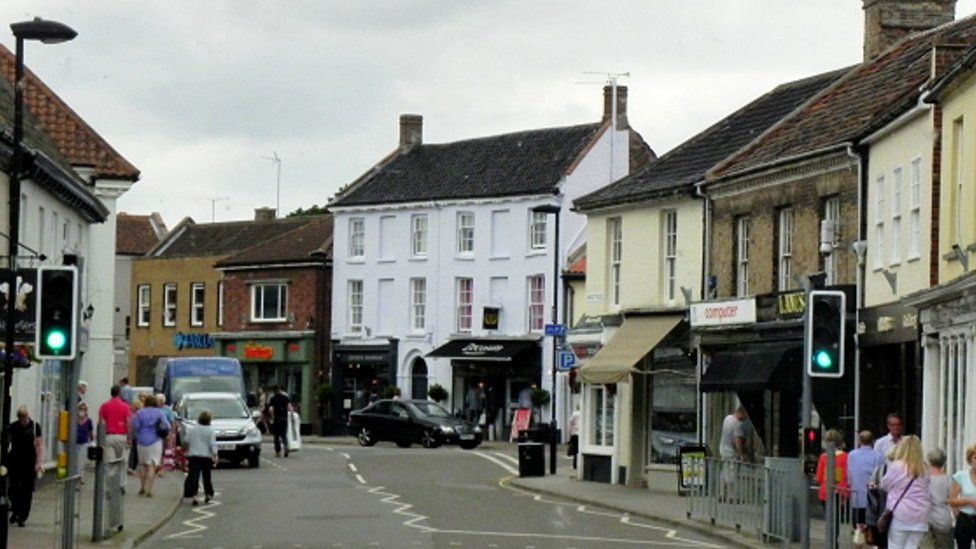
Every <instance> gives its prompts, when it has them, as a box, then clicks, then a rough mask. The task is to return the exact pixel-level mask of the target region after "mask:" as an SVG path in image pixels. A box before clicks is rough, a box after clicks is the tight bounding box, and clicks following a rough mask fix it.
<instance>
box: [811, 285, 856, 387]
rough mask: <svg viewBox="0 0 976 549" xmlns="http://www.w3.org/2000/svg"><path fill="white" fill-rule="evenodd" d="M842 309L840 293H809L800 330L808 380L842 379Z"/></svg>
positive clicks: (845, 301) (844, 298) (843, 305)
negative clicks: (803, 322)
mask: <svg viewBox="0 0 976 549" xmlns="http://www.w3.org/2000/svg"><path fill="white" fill-rule="evenodd" d="M846 305H847V299H846V297H845V295H844V292H837V291H828V290H814V291H812V292H810V300H809V303H807V318H806V325H805V326H804V331H805V332H806V333H805V336H806V350H807V357H806V366H807V374H808V375H809V376H810V377H834V378H836V377H843V376H844V323H845V321H846V318H847V314H846V312H847V310H846Z"/></svg>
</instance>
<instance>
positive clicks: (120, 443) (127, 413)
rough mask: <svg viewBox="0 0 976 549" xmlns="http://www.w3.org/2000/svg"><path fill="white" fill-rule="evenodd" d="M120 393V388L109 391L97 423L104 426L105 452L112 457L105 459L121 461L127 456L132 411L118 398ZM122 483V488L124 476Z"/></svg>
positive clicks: (113, 387) (114, 386) (114, 387)
mask: <svg viewBox="0 0 976 549" xmlns="http://www.w3.org/2000/svg"><path fill="white" fill-rule="evenodd" d="M121 393H122V388H121V387H119V386H118V385H113V386H112V389H111V391H110V394H111V398H109V399H108V400H106V401H105V402H104V403H103V404H102V405H101V406H100V407H99V408H98V422H99V423H101V424H103V425H105V447H106V450H111V451H112V452H111V453H112V455H111V456H108V455H106V456H105V459H110V460H115V459H122V458H124V457H125V456H127V455H128V453H127V451H128V449H129V421H130V419H131V417H132V410H131V409H130V408H129V405H128V404H126V403H125V401H123V400H122V398H121V397H120V396H119V395H120V394H121ZM105 453H106V454H108V453H109V452H108V451H106V452H105ZM122 483H123V484H122V486H123V488H124V487H125V477H124V476H123V477H122Z"/></svg>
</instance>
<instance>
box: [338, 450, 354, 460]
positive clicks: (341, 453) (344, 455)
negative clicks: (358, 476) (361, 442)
mask: <svg viewBox="0 0 976 549" xmlns="http://www.w3.org/2000/svg"><path fill="white" fill-rule="evenodd" d="M339 455H340V456H342V457H344V458H346V459H352V456H350V455H349V454H347V453H345V452H339Z"/></svg>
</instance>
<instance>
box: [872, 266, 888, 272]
mask: <svg viewBox="0 0 976 549" xmlns="http://www.w3.org/2000/svg"><path fill="white" fill-rule="evenodd" d="M884 269H885V266H884V265H875V266H874V267H871V272H872V273H880V272H881V271H883V270H884Z"/></svg>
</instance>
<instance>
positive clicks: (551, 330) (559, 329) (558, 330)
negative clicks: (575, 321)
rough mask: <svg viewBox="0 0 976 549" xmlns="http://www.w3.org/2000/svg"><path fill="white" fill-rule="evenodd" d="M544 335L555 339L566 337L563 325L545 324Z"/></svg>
mask: <svg viewBox="0 0 976 549" xmlns="http://www.w3.org/2000/svg"><path fill="white" fill-rule="evenodd" d="M546 335H547V336H555V337H566V325H565V324H546Z"/></svg>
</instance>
